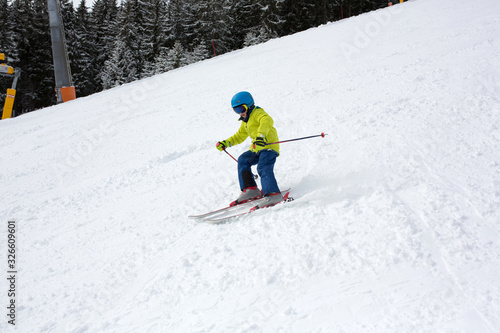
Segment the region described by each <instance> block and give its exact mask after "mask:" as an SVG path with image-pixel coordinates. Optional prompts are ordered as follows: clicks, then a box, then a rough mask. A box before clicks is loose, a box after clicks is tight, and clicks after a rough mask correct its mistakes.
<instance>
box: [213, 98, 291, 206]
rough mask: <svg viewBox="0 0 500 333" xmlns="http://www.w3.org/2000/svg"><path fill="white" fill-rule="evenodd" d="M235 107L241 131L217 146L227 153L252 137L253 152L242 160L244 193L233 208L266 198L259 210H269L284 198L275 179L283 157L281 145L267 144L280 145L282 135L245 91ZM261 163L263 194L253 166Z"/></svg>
mask: <svg viewBox="0 0 500 333" xmlns="http://www.w3.org/2000/svg"><path fill="white" fill-rule="evenodd" d="M231 106H232V108H233V110H234V112H236V113H237V114H238V115H239V116H240V118H239V120H241V122H242V123H241V126H240V128H239V130H238V131H237V132H236V133H235V134H234V135H233V136H231V137H230V138H228V139H226V140H222V141H219V142H217V144H216V147H217V149H218V150H219V151H223V150H224V149H226V148H227V147H231V146H234V145H237V144H240V143H242V142H243V141H245V140H246V139H247V138H248V137H250V138H251V139H252V145H251V146H250V150H249V151H246V152H244V153H243V154H241V155H240V157H239V158H238V178H239V182H240V189H241V191H242V192H241V194H240V196H239V197H238V199H236V201H233V202H232V203H231V205H232V206H233V205H237V204H240V203H244V202H247V201H250V200H255V199H259V198H262V197H263V196H264V197H265V200H263V201H262V202H260V203H259V204H258V205H257V207H258V208H264V207H269V206H273V205H275V204H277V203H278V202H281V201H282V200H283V196H282V195H281V192H280V189H279V188H278V183H277V182H276V178H275V177H274V163H276V157H278V156H279V144H271V145H267V143H273V142H278V141H279V139H278V132H277V131H276V129H275V128H274V127H273V124H274V121H273V119H272V118H271V117H270V116H269V115H268V114H267V113H266V112H265V111H264V110H263V109H262V108H260V107H258V106H255V103H254V100H253V97H252V95H251V94H250V93H249V92H246V91H242V92H239V93H237V94H236V95H234V96H233V98H232V99H231ZM255 164H257V172H258V173H259V176H260V179H261V184H262V192H261V191H260V190H259V189H258V187H257V184H256V183H255V180H254V178H253V174H252V171H251V166H252V165H255Z"/></svg>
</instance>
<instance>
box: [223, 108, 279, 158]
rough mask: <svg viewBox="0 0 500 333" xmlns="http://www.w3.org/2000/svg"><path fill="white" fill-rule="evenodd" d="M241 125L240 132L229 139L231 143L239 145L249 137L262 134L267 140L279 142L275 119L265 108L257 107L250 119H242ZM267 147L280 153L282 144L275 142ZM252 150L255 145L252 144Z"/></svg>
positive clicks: (253, 138)
mask: <svg viewBox="0 0 500 333" xmlns="http://www.w3.org/2000/svg"><path fill="white" fill-rule="evenodd" d="M240 120H241V126H240V129H239V130H238V132H236V133H235V134H234V135H233V136H231V137H230V138H229V139H227V141H229V142H230V144H231V145H237V144H240V143H242V142H243V141H245V140H246V139H247V138H248V137H250V138H251V139H252V141H253V140H255V138H257V137H259V136H261V134H262V135H263V136H264V137H265V138H266V142H278V141H279V139H278V131H276V128H274V126H273V125H274V121H273V118H271V116H270V115H268V114H267V112H266V111H264V109H262V108H260V107H258V106H257V107H255V108H254V109H253V110H252V111H251V112H250V116H249V117H248V121H246V122H245V121H244V120H243V119H241V118H240ZM266 149H272V150H274V151H275V152H277V153H278V154H279V153H280V145H279V144H274V145H269V146H266ZM250 150H252V151H253V145H251V146H250Z"/></svg>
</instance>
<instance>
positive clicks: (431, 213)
mask: <svg viewBox="0 0 500 333" xmlns="http://www.w3.org/2000/svg"><path fill="white" fill-rule="evenodd" d="M499 13H500V2H499V1H497V0H485V1H483V2H481V3H478V2H472V1H468V0H442V1H431V0H415V1H409V2H405V3H403V4H397V5H394V6H392V7H388V8H386V9H381V10H377V11H375V12H371V13H367V14H364V15H360V16H357V17H352V18H349V19H345V20H342V21H339V22H334V23H330V24H327V25H324V26H321V27H318V28H314V29H310V30H308V31H305V32H302V33H298V34H296V35H293V36H289V37H285V38H280V39H275V40H271V41H269V42H267V43H265V44H261V45H257V46H254V47H250V48H245V49H243V50H239V51H236V52H232V53H230V54H226V55H222V56H218V57H216V58H213V59H210V60H206V61H203V62H201V63H197V64H193V65H190V66H187V67H184V68H181V69H178V70H174V71H171V72H168V73H165V74H162V75H158V76H155V77H152V78H148V79H144V80H142V81H138V82H135V83H132V84H127V85H124V86H121V87H118V88H115V89H111V90H108V91H105V92H102V93H99V94H95V95H92V96H89V97H85V98H79V99H77V100H76V101H71V102H67V103H64V104H61V105H57V106H54V107H50V108H46V109H43V110H39V111H36V112H32V113H29V114H26V115H23V116H20V117H17V118H14V119H8V120H2V121H0V142H1V143H2V144H1V146H0V159H1V167H0V187H1V192H0V201H1V205H0V217H1V219H2V220H3V223H2V225H3V227H2V228H0V252H1V253H2V256H1V258H2V260H1V261H0V267H3V268H2V270H3V271H4V276H5V278H2V279H1V281H2V282H0V294H1V295H3V296H2V297H0V305H1V306H2V308H3V309H4V310H3V311H4V315H3V316H2V317H3V319H2V321H1V322H0V331H2V332H10V331H15V330H17V331H18V332H492V333H493V332H499V331H500V224H499V221H500V129H499V128H500V112H499V111H500V15H499ZM241 90H248V91H250V92H251V93H252V94H253V96H254V98H255V99H256V102H257V105H259V106H261V107H262V108H264V109H265V110H266V111H267V112H268V113H269V114H270V115H271V116H272V117H273V118H274V121H275V127H276V128H277V130H278V133H279V135H280V139H282V140H286V139H292V138H296V137H302V136H308V135H316V134H320V133H321V132H325V133H327V134H328V135H327V136H326V137H325V138H314V139H310V140H303V141H297V142H290V143H284V144H282V145H281V155H280V157H279V158H278V160H277V163H276V167H275V172H276V177H277V179H278V183H279V185H280V187H281V188H282V189H286V188H288V187H291V188H292V190H291V194H290V195H291V196H292V197H294V198H295V200H294V201H293V202H290V203H286V204H280V205H278V206H275V207H273V208H269V209H264V210H260V211H257V212H255V213H252V214H250V215H247V216H245V217H242V218H240V219H237V220H233V221H230V222H229V223H225V224H220V225H211V224H208V223H205V222H203V221H196V220H191V219H189V218H188V215H190V214H196V213H204V212H207V211H209V210H212V209H216V208H221V207H223V206H225V205H227V204H228V203H229V202H231V201H232V200H234V199H235V198H236V196H237V195H238V194H239V187H238V180H237V173H236V163H235V162H234V160H232V159H231V158H229V156H227V155H226V154H224V153H221V152H218V151H217V150H216V149H215V143H216V142H217V141H218V140H222V139H226V138H227V137H229V136H230V135H232V134H233V133H234V132H236V130H237V129H238V126H239V122H238V121H237V116H236V115H235V114H234V112H233V111H232V110H231V108H230V99H231V97H232V95H233V94H235V93H236V92H238V91H241ZM248 147H249V142H246V143H245V144H242V145H239V146H236V147H231V148H230V149H229V150H228V151H229V152H230V153H231V154H232V155H233V156H238V155H239V154H241V153H242V152H244V151H245V150H246V149H248ZM9 220H14V221H16V237H17V238H16V251H17V252H16V267H15V268H16V269H17V278H16V284H15V288H16V298H15V302H16V303H15V304H16V319H15V328H14V327H13V326H12V324H9V323H8V320H10V318H9V317H8V316H7V314H8V311H9V310H8V309H7V307H8V306H9V302H10V298H9V297H8V296H7V291H8V289H9V281H8V280H7V278H8V274H7V271H9V270H10V269H9V268H8V267H7V251H8V242H7V237H8V236H7V233H8V230H7V221H9Z"/></svg>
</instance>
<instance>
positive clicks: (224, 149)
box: [222, 147, 238, 163]
mask: <svg viewBox="0 0 500 333" xmlns="http://www.w3.org/2000/svg"><path fill="white" fill-rule="evenodd" d="M222 150H223V151H224V152H225V153H226V154H228V155H229V156H231V158H232V159H233V160H235V161H236V163H238V160H237V159H235V158H234V156H233V155H231V154H229V153H228V152H227V150H226V148H225V147H224V148H222Z"/></svg>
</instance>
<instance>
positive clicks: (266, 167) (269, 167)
mask: <svg viewBox="0 0 500 333" xmlns="http://www.w3.org/2000/svg"><path fill="white" fill-rule="evenodd" d="M276 157H278V153H277V152H275V151H274V150H270V149H268V150H261V151H260V152H259V153H258V154H256V153H254V152H252V151H250V150H248V151H246V152H244V153H243V154H241V155H240V157H239V158H238V178H239V181H240V188H241V190H242V191H243V190H244V189H245V188H247V187H252V186H257V184H256V183H255V180H254V178H253V175H252V170H251V167H252V165H255V164H257V173H258V174H259V176H260V182H261V185H262V194H264V195H267V194H269V193H277V192H280V189H279V187H278V183H277V181H276V178H275V177H274V164H275V163H276Z"/></svg>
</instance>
